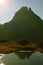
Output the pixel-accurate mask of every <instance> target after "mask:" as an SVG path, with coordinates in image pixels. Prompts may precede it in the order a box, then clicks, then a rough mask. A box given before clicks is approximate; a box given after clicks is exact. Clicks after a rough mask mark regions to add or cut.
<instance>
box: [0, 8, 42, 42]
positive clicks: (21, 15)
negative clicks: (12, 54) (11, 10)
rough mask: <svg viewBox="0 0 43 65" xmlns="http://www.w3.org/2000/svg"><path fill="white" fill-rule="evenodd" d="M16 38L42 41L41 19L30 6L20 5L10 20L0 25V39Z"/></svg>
mask: <svg viewBox="0 0 43 65" xmlns="http://www.w3.org/2000/svg"><path fill="white" fill-rule="evenodd" d="M17 39H25V40H28V41H38V42H43V20H41V18H40V17H39V16H38V15H36V14H35V13H34V12H33V11H32V9H31V8H29V9H28V8H27V7H22V8H21V9H20V10H19V11H17V12H16V13H15V16H14V17H13V19H12V20H11V21H10V22H8V23H5V24H3V25H2V26H0V40H17Z"/></svg>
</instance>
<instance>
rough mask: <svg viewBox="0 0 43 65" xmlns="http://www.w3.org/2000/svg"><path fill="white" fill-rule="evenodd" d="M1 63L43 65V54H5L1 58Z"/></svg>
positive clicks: (8, 64) (9, 64)
mask: <svg viewBox="0 0 43 65" xmlns="http://www.w3.org/2000/svg"><path fill="white" fill-rule="evenodd" d="M1 62H2V63H3V64H2V65H43V53H40V52H34V53H29V52H25V53H24V52H15V53H11V54H5V55H4V56H3V57H2V58H1ZM0 65H1V64H0Z"/></svg>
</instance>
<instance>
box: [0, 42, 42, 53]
mask: <svg viewBox="0 0 43 65" xmlns="http://www.w3.org/2000/svg"><path fill="white" fill-rule="evenodd" d="M38 44H39V43H37V42H28V44H26V45H21V43H20V42H19V41H8V42H7V41H5V42H0V53H4V54H6V53H10V52H14V51H22V50H23V51H34V52H35V51H40V52H43V48H41V47H40V46H39V45H38Z"/></svg>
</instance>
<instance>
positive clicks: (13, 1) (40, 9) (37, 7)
mask: <svg viewBox="0 0 43 65" xmlns="http://www.w3.org/2000/svg"><path fill="white" fill-rule="evenodd" d="M23 6H24V7H25V6H26V7H28V8H29V7H31V9H32V10H33V11H34V12H35V13H36V14H37V15H38V16H40V18H41V19H43V0H5V2H3V3H2V4H0V24H3V23H6V22H9V21H10V20H11V19H12V18H13V16H14V15H15V13H16V12H17V11H18V10H19V9H20V8H21V7H23Z"/></svg>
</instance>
